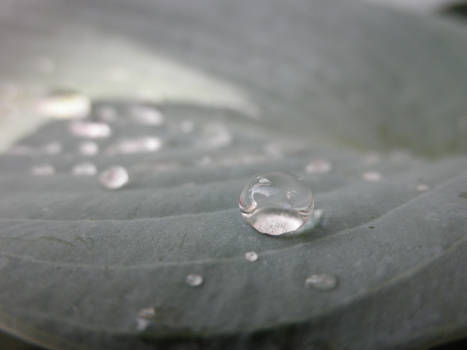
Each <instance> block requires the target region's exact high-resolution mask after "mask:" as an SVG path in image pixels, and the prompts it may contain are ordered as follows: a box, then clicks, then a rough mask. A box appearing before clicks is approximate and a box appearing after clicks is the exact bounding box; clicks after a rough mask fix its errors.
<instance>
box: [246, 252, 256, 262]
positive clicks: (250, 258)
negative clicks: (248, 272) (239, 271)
mask: <svg viewBox="0 0 467 350" xmlns="http://www.w3.org/2000/svg"><path fill="white" fill-rule="evenodd" d="M245 259H246V260H248V261H249V262H255V261H257V260H258V254H257V253H256V252H253V251H252V252H246V253H245Z"/></svg>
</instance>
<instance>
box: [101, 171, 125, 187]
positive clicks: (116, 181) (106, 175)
mask: <svg viewBox="0 0 467 350" xmlns="http://www.w3.org/2000/svg"><path fill="white" fill-rule="evenodd" d="M129 179H130V177H129V175H128V172H127V171H126V169H125V168H124V167H121V166H115V167H111V168H109V169H107V170H105V171H103V172H102V173H101V174H100V175H99V180H100V182H101V184H102V185H103V186H104V187H106V188H108V189H111V190H117V189H120V188H122V187H124V186H125V185H126V184H127V183H128V181H129Z"/></svg>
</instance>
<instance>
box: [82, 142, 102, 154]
mask: <svg viewBox="0 0 467 350" xmlns="http://www.w3.org/2000/svg"><path fill="white" fill-rule="evenodd" d="M79 153H81V154H82V155H83V156H94V155H96V154H97V153H99V145H98V144H97V143H95V142H92V141H85V142H82V143H81V144H80V145H79Z"/></svg>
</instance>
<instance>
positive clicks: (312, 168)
mask: <svg viewBox="0 0 467 350" xmlns="http://www.w3.org/2000/svg"><path fill="white" fill-rule="evenodd" d="M305 170H306V172H307V173H308V174H325V173H328V172H329V171H330V170H331V163H330V162H328V161H327V160H323V159H316V160H313V161H311V162H310V163H309V164H308V165H307V166H306V169H305Z"/></svg>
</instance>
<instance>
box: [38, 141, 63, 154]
mask: <svg viewBox="0 0 467 350" xmlns="http://www.w3.org/2000/svg"><path fill="white" fill-rule="evenodd" d="M43 149H44V152H45V153H47V154H58V153H60V152H61V151H62V145H61V144H60V142H50V143H48V144H46V145H44V147H43Z"/></svg>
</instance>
